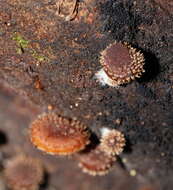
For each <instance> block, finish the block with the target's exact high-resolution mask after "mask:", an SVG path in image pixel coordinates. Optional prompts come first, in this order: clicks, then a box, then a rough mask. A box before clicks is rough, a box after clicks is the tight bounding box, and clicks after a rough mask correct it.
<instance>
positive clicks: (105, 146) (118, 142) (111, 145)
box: [100, 128, 125, 155]
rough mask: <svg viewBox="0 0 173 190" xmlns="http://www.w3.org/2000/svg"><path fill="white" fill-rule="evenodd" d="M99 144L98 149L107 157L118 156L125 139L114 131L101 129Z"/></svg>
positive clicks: (118, 132) (121, 134)
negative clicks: (107, 155)
mask: <svg viewBox="0 0 173 190" xmlns="http://www.w3.org/2000/svg"><path fill="white" fill-rule="evenodd" d="M101 134H102V136H101V139H100V141H101V143H100V148H101V150H102V151H104V152H106V153H107V154H109V155H115V154H116V155H119V154H120V153H121V152H122V151H123V149H124V146H125V137H124V134H123V133H121V132H120V131H118V130H116V129H112V130H110V129H108V128H102V129H101Z"/></svg>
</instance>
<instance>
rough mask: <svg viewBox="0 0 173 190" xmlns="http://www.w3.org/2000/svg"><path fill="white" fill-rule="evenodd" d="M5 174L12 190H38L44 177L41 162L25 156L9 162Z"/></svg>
mask: <svg viewBox="0 0 173 190" xmlns="http://www.w3.org/2000/svg"><path fill="white" fill-rule="evenodd" d="M4 173H5V179H6V182H7V185H8V187H9V188H10V189H12V190H38V189H39V184H40V183H41V182H42V180H43V177H44V170H43V166H42V164H41V163H40V160H38V159H35V158H31V157H27V156H24V155H22V156H17V157H15V158H13V159H11V160H9V161H8V162H7V165H6V167H5V171H4Z"/></svg>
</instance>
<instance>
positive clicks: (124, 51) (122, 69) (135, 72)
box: [100, 42, 144, 85]
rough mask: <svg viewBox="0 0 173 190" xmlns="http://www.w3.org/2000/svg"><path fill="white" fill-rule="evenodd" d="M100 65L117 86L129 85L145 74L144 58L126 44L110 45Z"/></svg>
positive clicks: (103, 52)
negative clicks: (131, 81)
mask: <svg viewBox="0 0 173 190" xmlns="http://www.w3.org/2000/svg"><path fill="white" fill-rule="evenodd" d="M100 63H101V65H103V69H104V71H105V72H106V74H107V75H108V76H109V77H110V78H111V79H112V80H113V82H114V83H115V84H117V85H120V84H124V83H128V82H129V81H130V80H134V79H135V77H138V78H139V77H140V76H141V74H142V73H143V72H144V69H143V65H144V56H143V54H142V53H141V52H140V51H138V50H137V49H135V48H133V47H131V46H130V45H129V44H127V43H126V42H124V43H120V42H119V43H117V42H114V43H113V44H110V45H109V46H108V47H107V48H106V49H105V50H104V51H102V53H101V58H100Z"/></svg>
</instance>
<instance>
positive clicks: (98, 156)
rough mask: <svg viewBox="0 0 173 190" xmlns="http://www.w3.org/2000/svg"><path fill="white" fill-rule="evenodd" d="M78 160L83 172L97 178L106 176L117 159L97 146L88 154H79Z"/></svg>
mask: <svg viewBox="0 0 173 190" xmlns="http://www.w3.org/2000/svg"><path fill="white" fill-rule="evenodd" d="M77 160H78V161H79V167H81V168H82V171H83V172H85V173H88V174H90V175H93V176H96V175H106V174H107V173H108V172H109V170H110V168H111V167H112V165H113V162H114V161H115V160H116V158H115V157H114V156H112V155H108V154H106V153H105V152H103V151H102V150H101V149H100V146H97V147H96V148H94V149H91V150H89V151H87V152H82V153H79V154H78V155H77Z"/></svg>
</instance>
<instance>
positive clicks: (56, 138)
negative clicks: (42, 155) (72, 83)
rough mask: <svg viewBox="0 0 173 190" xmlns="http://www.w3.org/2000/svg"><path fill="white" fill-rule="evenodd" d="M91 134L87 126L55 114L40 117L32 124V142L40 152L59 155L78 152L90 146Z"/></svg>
mask: <svg viewBox="0 0 173 190" xmlns="http://www.w3.org/2000/svg"><path fill="white" fill-rule="evenodd" d="M89 136H90V134H89V132H88V131H87V128H86V126H85V125H83V124H82V123H80V122H79V121H77V120H70V119H67V118H64V117H61V116H59V115H56V114H55V113H47V114H42V115H40V116H39V117H38V118H37V119H36V120H35V121H33V122H32V123H31V127H30V138H31V142H32V143H33V144H34V145H35V146H36V147H37V148H38V149H40V150H42V151H44V152H46V153H50V154H57V155H69V154H72V153H75V152H78V151H80V150H82V149H84V148H85V146H86V145H87V144H89Z"/></svg>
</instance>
